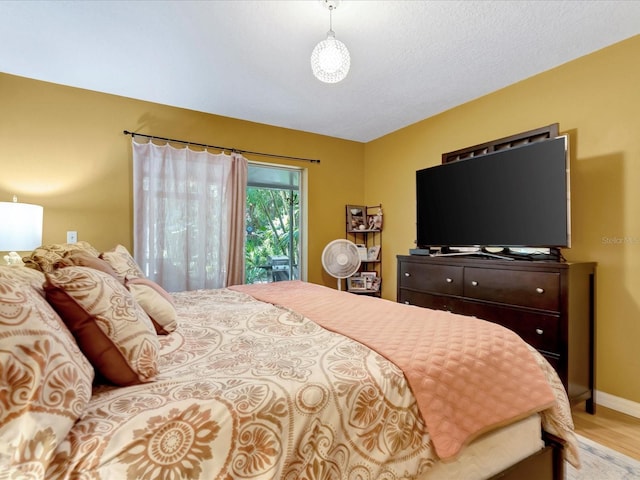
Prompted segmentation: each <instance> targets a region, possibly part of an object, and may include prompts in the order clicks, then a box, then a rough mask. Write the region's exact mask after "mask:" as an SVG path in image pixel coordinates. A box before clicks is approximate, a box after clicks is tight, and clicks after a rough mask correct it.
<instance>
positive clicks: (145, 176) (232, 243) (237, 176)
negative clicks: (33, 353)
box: [132, 140, 247, 292]
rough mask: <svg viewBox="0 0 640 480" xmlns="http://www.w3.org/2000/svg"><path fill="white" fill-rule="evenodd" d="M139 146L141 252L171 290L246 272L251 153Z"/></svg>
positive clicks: (136, 181)
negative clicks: (245, 234) (247, 191)
mask: <svg viewBox="0 0 640 480" xmlns="http://www.w3.org/2000/svg"><path fill="white" fill-rule="evenodd" d="M132 145H133V185H134V188H133V193H134V198H133V201H134V202H133V203H134V256H135V259H136V262H137V263H138V264H139V265H140V266H141V268H142V269H143V271H144V273H145V274H146V275H147V276H148V277H149V278H150V279H152V280H154V281H156V282H157V283H159V284H160V285H162V286H163V287H164V288H165V289H166V290H168V291H170V292H176V291H183V290H196V289H203V288H221V287H225V286H229V285H234V284H239V283H242V282H243V278H244V230H245V202H246V200H245V198H246V185H247V159H246V158H244V157H243V156H242V155H239V154H235V153H234V154H231V155H227V154H224V153H221V154H212V153H209V152H207V151H194V150H191V149H190V148H175V147H173V146H171V145H168V144H167V145H156V144H153V143H151V142H148V143H137V142H135V141H134V140H132Z"/></svg>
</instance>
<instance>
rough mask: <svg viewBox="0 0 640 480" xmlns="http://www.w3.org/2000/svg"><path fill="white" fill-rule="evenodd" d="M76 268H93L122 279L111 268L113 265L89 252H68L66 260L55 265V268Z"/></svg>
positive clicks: (63, 259)
mask: <svg viewBox="0 0 640 480" xmlns="http://www.w3.org/2000/svg"><path fill="white" fill-rule="evenodd" d="M74 266H75V267H89V268H93V269H94V270H100V271H101V272H104V273H107V274H109V275H111V276H112V277H114V278H117V279H118V280H119V279H120V278H119V277H118V274H117V273H116V272H115V270H113V268H111V265H109V264H108V263H107V262H105V261H104V260H103V259H101V258H100V257H96V256H94V255H92V254H90V253H87V252H80V251H78V252H67V253H66V254H65V256H64V258H62V259H60V260H58V261H57V262H56V263H55V265H54V267H55V268H64V267H74Z"/></svg>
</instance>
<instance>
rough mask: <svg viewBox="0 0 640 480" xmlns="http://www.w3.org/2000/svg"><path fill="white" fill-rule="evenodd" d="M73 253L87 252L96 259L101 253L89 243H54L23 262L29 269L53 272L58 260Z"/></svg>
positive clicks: (40, 249) (81, 241)
mask: <svg viewBox="0 0 640 480" xmlns="http://www.w3.org/2000/svg"><path fill="white" fill-rule="evenodd" d="M71 252H86V253H88V254H90V255H93V256H94V257H97V256H98V255H100V252H99V251H98V250H96V249H95V248H93V247H92V246H91V244H90V243H89V242H85V241H83V240H80V241H79V242H76V243H52V244H50V245H43V246H41V247H38V248H36V249H35V250H34V251H33V252H31V255H29V256H28V257H23V258H22V261H23V262H24V264H25V265H26V266H27V267H30V268H35V269H36V270H40V271H41V272H44V273H47V272H52V271H53V270H54V268H55V264H56V262H57V261H58V260H61V259H62V258H64V256H65V255H66V254H68V253H71Z"/></svg>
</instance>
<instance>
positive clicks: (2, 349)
mask: <svg viewBox="0 0 640 480" xmlns="http://www.w3.org/2000/svg"><path fill="white" fill-rule="evenodd" d="M24 260H25V263H26V265H25V266H20V267H16V266H11V267H9V266H4V267H0V322H1V323H0V328H1V330H0V365H1V371H0V407H1V408H2V410H0V478H34V479H45V478H46V479H47V480H49V479H76V478H83V479H84V478H87V479H146V478H149V479H200V478H203V479H204V478H207V479H267V478H273V479H300V478H305V479H334V478H335V479H387V480H400V479H416V480H440V479H447V478H465V479H474V478H477V479H486V478H520V479H523V478H536V479H542V478H549V479H551V478H556V479H559V478H562V474H563V468H562V462H563V461H570V462H571V463H573V464H574V465H578V464H579V459H578V453H577V443H576V440H575V437H574V435H573V431H572V430H573V424H572V420H571V414H570V409H569V404H568V401H567V398H566V394H565V392H564V388H563V387H562V384H561V383H560V381H559V379H558V378H557V376H556V374H555V372H554V370H553V369H552V368H551V367H550V366H549V365H548V364H547V363H546V361H545V360H544V359H543V358H542V357H541V356H539V355H538V354H537V352H535V350H533V349H531V348H529V347H528V346H527V345H526V344H524V343H523V342H522V341H521V340H519V337H517V336H515V335H514V334H512V333H511V332H510V331H508V330H505V329H503V328H502V327H499V326H496V325H494V324H489V322H484V321H482V320H478V319H472V318H468V317H462V316H458V315H453V314H449V313H446V312H435V311H431V310H428V309H422V308H418V307H411V306H406V305H400V304H396V303H393V302H390V301H386V300H382V299H377V298H370V297H363V296H356V295H352V294H349V293H345V292H338V291H336V290H333V289H329V288H326V287H323V286H319V285H313V284H310V283H305V282H300V281H292V282H277V283H270V284H262V285H253V286H250V285H246V286H235V287H230V288H225V289H218V290H198V291H190V292H176V293H171V294H169V293H167V292H165V291H164V290H163V289H162V288H161V287H160V286H158V285H156V284H154V282H152V281H150V280H148V279H146V278H144V275H143V274H142V272H141V271H140V269H139V268H138V267H137V265H136V264H135V261H134V260H133V258H132V257H131V256H130V255H129V253H128V252H127V251H126V249H125V248H124V247H122V246H117V247H116V248H115V249H113V250H112V251H109V252H98V251H97V250H95V249H94V248H93V247H91V246H90V245H88V244H86V243H82V242H79V243H78V244H59V245H53V246H46V247H41V248H40V249H37V250H36V251H34V252H33V253H32V254H31V255H30V256H28V257H25V259H24ZM29 267H32V268H29ZM452 325H453V327H452ZM468 332H472V333H471V334H469V333H468ZM427 341H428V342H429V345H427ZM478 347H479V348H478ZM415 365H417V366H415ZM503 367H508V368H503ZM550 438H551V439H553V442H552V443H553V447H551V446H549V439H550ZM509 475H511V476H509ZM527 475H528V476H527Z"/></svg>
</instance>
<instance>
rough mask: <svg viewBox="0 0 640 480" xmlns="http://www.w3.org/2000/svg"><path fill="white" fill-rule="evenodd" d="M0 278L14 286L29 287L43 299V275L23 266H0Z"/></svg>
mask: <svg viewBox="0 0 640 480" xmlns="http://www.w3.org/2000/svg"><path fill="white" fill-rule="evenodd" d="M0 278H5V279H7V280H11V281H12V282H15V283H16V284H20V285H29V286H31V287H33V289H34V290H35V291H36V292H38V293H39V294H40V295H42V297H44V288H43V285H44V280H45V279H44V273H42V272H41V271H39V270H34V269H33V268H27V267H25V266H24V265H0Z"/></svg>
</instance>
